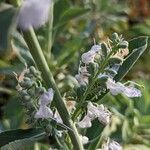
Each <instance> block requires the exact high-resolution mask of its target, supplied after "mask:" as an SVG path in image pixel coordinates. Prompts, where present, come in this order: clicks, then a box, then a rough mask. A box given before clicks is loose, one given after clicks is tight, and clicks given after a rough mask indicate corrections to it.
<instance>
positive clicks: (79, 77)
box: [75, 74, 89, 86]
mask: <svg viewBox="0 0 150 150" xmlns="http://www.w3.org/2000/svg"><path fill="white" fill-rule="evenodd" d="M75 78H76V80H77V81H78V83H79V84H80V85H84V86H86V85H87V84H88V82H89V78H88V76H85V75H82V74H77V75H75Z"/></svg>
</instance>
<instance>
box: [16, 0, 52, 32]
mask: <svg viewBox="0 0 150 150" xmlns="http://www.w3.org/2000/svg"><path fill="white" fill-rule="evenodd" d="M50 3H51V0H24V1H23V3H22V6H21V9H20V12H19V15H18V25H19V27H20V28H21V29H23V30H27V29H29V27H30V26H33V27H35V28H38V27H40V26H41V25H43V24H45V23H46V22H47V20H48V16H49V9H50Z"/></svg>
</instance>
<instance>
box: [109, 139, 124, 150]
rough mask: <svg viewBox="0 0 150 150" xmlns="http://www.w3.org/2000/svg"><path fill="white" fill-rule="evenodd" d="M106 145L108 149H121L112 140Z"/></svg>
mask: <svg viewBox="0 0 150 150" xmlns="http://www.w3.org/2000/svg"><path fill="white" fill-rule="evenodd" d="M108 147H109V149H110V150H122V147H121V146H120V144H119V143H117V142H116V141H113V140H112V141H111V142H110V143H109V145H108Z"/></svg>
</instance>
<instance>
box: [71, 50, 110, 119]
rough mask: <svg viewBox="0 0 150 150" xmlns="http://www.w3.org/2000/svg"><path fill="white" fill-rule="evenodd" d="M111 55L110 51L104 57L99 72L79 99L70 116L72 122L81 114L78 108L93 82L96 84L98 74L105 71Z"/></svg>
mask: <svg viewBox="0 0 150 150" xmlns="http://www.w3.org/2000/svg"><path fill="white" fill-rule="evenodd" d="M112 54H113V51H111V52H110V53H109V55H108V56H107V57H106V59H105V60H104V62H103V64H102V65H101V68H100V70H99V71H98V72H97V74H96V75H95V77H94V78H93V81H92V83H91V84H90V85H89V86H88V88H87V90H86V91H85V93H84V95H83V97H82V98H81V101H80V103H79V104H78V105H77V106H76V110H75V112H74V113H73V115H72V120H73V121H74V120H75V119H76V118H77V117H78V116H79V114H80V112H81V107H80V106H82V103H83V102H84V101H85V100H86V98H87V96H88V94H89V92H91V90H92V87H93V86H94V84H95V82H96V80H97V76H98V75H99V74H100V73H103V71H104V69H105V67H106V65H107V62H108V60H109V58H110V56H111V55H112Z"/></svg>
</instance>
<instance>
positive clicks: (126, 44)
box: [118, 41, 129, 49]
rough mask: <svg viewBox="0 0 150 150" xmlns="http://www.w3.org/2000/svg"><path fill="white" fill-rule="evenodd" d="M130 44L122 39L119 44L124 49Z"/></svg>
mask: <svg viewBox="0 0 150 150" xmlns="http://www.w3.org/2000/svg"><path fill="white" fill-rule="evenodd" d="M128 46H129V43H128V42H127V41H122V42H121V43H120V44H119V45H118V47H119V48H123V49H125V48H128Z"/></svg>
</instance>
